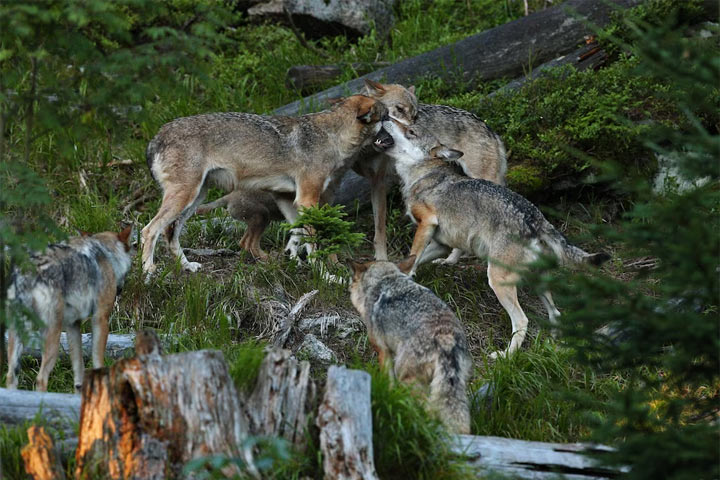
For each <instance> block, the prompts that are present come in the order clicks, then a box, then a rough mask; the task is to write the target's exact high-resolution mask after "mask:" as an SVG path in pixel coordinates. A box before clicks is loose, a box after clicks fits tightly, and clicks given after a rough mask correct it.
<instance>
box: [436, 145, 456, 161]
mask: <svg viewBox="0 0 720 480" xmlns="http://www.w3.org/2000/svg"><path fill="white" fill-rule="evenodd" d="M433 155H434V156H435V157H436V158H442V159H444V160H457V159H458V158H460V157H462V156H463V152H461V151H460V150H455V149H452V148H448V147H446V146H444V145H441V146H439V147H435V148H434V149H433Z"/></svg>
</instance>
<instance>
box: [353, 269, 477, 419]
mask: <svg viewBox="0 0 720 480" xmlns="http://www.w3.org/2000/svg"><path fill="white" fill-rule="evenodd" d="M414 260H415V259H414V258H413V257H411V258H409V259H408V261H405V262H403V263H401V264H399V265H397V266H396V265H395V264H393V263H390V262H387V261H376V262H369V263H353V264H352V270H353V280H352V284H351V286H350V298H351V300H352V303H353V305H354V306H355V308H356V309H357V310H358V312H360V315H361V316H362V319H363V322H364V323H365V326H366V327H367V330H368V337H369V338H370V343H371V344H372V346H373V348H374V349H375V351H376V352H377V354H378V361H379V362H380V366H381V367H382V368H383V369H385V371H386V372H387V373H389V374H391V375H393V374H394V376H395V377H396V378H398V379H399V380H400V381H402V382H405V383H417V384H418V385H421V386H424V387H426V388H427V389H429V393H430V395H429V404H430V406H431V407H432V408H434V409H435V410H436V411H437V412H438V413H439V415H440V418H441V419H442V421H443V423H444V424H445V425H446V426H447V427H448V429H449V430H451V431H453V432H455V433H470V412H469V408H468V402H467V392H466V388H467V380H468V377H469V375H470V368H471V367H472V360H471V358H470V354H469V353H468V350H467V340H466V339H465V333H464V332H463V328H462V325H461V324H460V321H459V320H458V319H457V317H456V316H455V314H454V313H453V312H452V310H450V308H449V307H448V306H447V305H446V304H445V303H444V302H443V301H442V300H440V299H439V298H438V297H437V296H435V294H433V293H432V292H431V291H430V290H429V289H427V288H425V287H423V286H422V285H418V284H417V283H415V282H413V280H412V279H411V278H410V277H408V276H407V275H405V273H403V270H405V269H408V268H410V267H411V266H412V264H413V263H414Z"/></svg>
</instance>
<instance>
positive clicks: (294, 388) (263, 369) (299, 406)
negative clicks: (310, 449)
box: [243, 349, 315, 447]
mask: <svg viewBox="0 0 720 480" xmlns="http://www.w3.org/2000/svg"><path fill="white" fill-rule="evenodd" d="M314 400H315V382H313V381H312V379H311V378H310V363H308V362H307V361H302V362H298V360H297V359H296V358H295V357H293V356H292V353H291V352H290V351H289V350H281V349H273V350H270V351H269V352H268V353H267V355H265V359H264V360H263V362H262V365H261V366H260V372H259V373H258V378H257V383H256V384H255V388H254V389H253V393H252V394H251V395H250V396H249V397H248V398H247V400H246V401H244V402H243V403H244V411H245V414H246V419H247V422H248V425H249V429H250V433H251V434H253V435H263V436H272V437H282V438H285V439H286V440H288V441H289V442H290V443H292V444H294V445H296V446H298V447H304V446H305V439H306V436H305V431H306V428H307V426H308V419H309V417H310V415H311V411H312V409H313V408H314V405H313V403H314Z"/></svg>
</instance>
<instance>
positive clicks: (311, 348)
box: [298, 333, 337, 363]
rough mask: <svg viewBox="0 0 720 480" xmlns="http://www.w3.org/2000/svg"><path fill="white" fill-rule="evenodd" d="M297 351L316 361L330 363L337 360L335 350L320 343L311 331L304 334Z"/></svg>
mask: <svg viewBox="0 0 720 480" xmlns="http://www.w3.org/2000/svg"><path fill="white" fill-rule="evenodd" d="M298 352H299V353H303V354H305V355H306V356H307V357H308V358H309V359H310V360H315V361H318V362H325V363H330V362H334V361H337V357H336V356H335V352H333V351H332V350H330V349H329V348H328V347H327V345H325V344H324V343H322V342H321V341H320V340H319V339H318V338H317V337H316V336H315V335H313V334H312V333H308V334H307V335H305V339H304V340H303V342H302V344H301V345H300V348H299V349H298Z"/></svg>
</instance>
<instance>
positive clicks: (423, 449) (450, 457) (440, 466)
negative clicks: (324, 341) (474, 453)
mask: <svg viewBox="0 0 720 480" xmlns="http://www.w3.org/2000/svg"><path fill="white" fill-rule="evenodd" d="M362 368H363V369H364V370H367V371H368V372H370V375H371V376H372V387H371V388H372V392H371V397H372V415H373V453H374V455H375V469H376V470H377V473H378V476H379V477H380V478H383V479H406V478H417V479H428V480H429V479H433V480H434V479H447V480H449V479H470V478H475V477H474V476H473V475H471V474H470V472H469V471H468V469H467V467H466V465H465V464H464V462H462V460H461V459H459V458H457V457H456V456H455V455H454V454H453V453H452V452H451V451H450V448H449V439H450V437H449V435H448V433H447V431H446V430H445V428H444V426H443V425H442V423H441V422H440V420H439V419H438V418H437V417H436V416H434V415H431V414H430V413H428V411H427V410H426V409H425V406H424V404H423V401H422V400H421V398H420V396H419V395H418V394H417V393H416V392H414V391H413V389H412V387H411V386H408V385H405V384H402V383H399V382H397V381H393V380H392V379H390V377H388V376H387V375H386V374H385V373H383V372H381V371H380V369H379V367H377V366H375V365H372V366H369V365H365V366H364V367H362Z"/></svg>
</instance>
